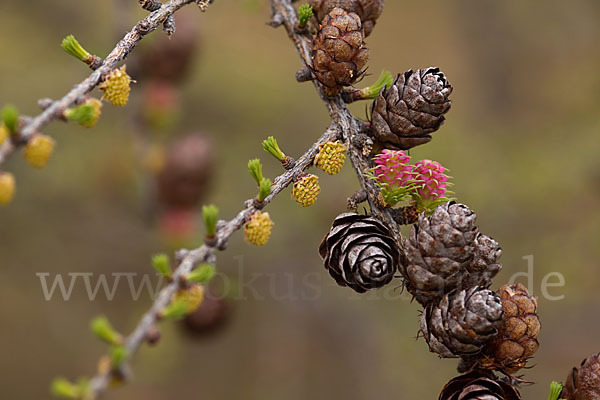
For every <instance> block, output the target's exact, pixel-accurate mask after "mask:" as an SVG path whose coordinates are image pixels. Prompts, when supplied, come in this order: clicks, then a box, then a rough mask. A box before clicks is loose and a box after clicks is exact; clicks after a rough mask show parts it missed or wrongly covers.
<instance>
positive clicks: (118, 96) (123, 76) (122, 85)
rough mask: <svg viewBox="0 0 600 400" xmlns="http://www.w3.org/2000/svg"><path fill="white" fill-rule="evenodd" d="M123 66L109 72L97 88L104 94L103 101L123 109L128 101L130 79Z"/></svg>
mask: <svg viewBox="0 0 600 400" xmlns="http://www.w3.org/2000/svg"><path fill="white" fill-rule="evenodd" d="M125 68H126V67H125V65H124V66H123V67H121V68H119V69H115V70H113V71H112V72H110V73H109V74H108V75H107V76H106V78H105V79H104V82H102V83H101V84H100V85H99V86H98V88H99V89H100V90H102V91H103V92H104V96H103V97H102V98H103V99H106V100H108V101H109V102H110V103H111V104H112V105H115V106H117V107H123V106H124V105H125V104H127V101H129V92H131V86H130V85H131V82H132V81H131V77H130V76H129V75H127V72H125Z"/></svg>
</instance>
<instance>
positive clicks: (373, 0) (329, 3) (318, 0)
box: [308, 0, 385, 37]
mask: <svg viewBox="0 0 600 400" xmlns="http://www.w3.org/2000/svg"><path fill="white" fill-rule="evenodd" d="M384 3H385V1H384V0H309V1H308V4H309V5H311V6H312V8H313V11H314V12H315V14H316V16H317V18H318V19H319V21H322V20H323V18H325V16H326V15H327V14H329V13H330V12H331V11H332V10H333V9H334V8H336V7H339V8H341V9H343V10H344V11H346V12H353V13H355V14H357V15H358V16H359V18H360V20H361V21H362V25H363V29H364V32H365V37H366V36H369V35H370V34H371V32H372V31H373V28H374V27H375V23H376V22H377V18H379V16H380V15H381V13H382V12H383V5H384Z"/></svg>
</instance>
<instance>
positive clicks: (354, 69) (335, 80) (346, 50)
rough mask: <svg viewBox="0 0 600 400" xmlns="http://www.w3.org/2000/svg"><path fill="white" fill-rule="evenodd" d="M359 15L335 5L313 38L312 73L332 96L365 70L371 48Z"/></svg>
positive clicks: (356, 78)
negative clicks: (367, 42)
mask: <svg viewBox="0 0 600 400" xmlns="http://www.w3.org/2000/svg"><path fill="white" fill-rule="evenodd" d="M363 39H364V34H363V31H362V24H361V21H360V17H359V16H358V15H357V14H355V13H352V12H351V13H348V12H346V11H344V10H343V9H341V8H337V7H336V8H334V9H333V10H332V11H331V12H330V13H329V14H327V15H326V16H325V18H324V19H323V21H322V22H321V26H320V29H319V32H318V33H317V37H316V38H315V39H314V42H313V49H312V50H313V52H312V62H313V66H312V69H313V73H314V75H315V77H316V78H317V80H318V81H319V82H320V83H321V84H323V86H325V89H326V90H325V91H326V93H327V94H328V95H329V96H334V95H336V94H338V93H339V92H340V90H341V89H342V88H343V87H344V86H349V85H352V84H353V83H355V82H356V81H357V80H358V79H359V78H360V77H361V76H362V75H363V73H364V68H365V66H366V64H367V59H368V58H369V51H368V50H367V48H366V47H365V44H364V41H363Z"/></svg>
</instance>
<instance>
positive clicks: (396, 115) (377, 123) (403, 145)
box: [371, 68, 452, 150]
mask: <svg viewBox="0 0 600 400" xmlns="http://www.w3.org/2000/svg"><path fill="white" fill-rule="evenodd" d="M451 93H452V86H451V85H450V83H449V82H448V80H447V79H446V77H445V76H444V74H443V73H442V72H441V71H440V70H439V69H438V68H426V69H421V70H417V71H413V70H409V71H407V72H405V73H403V74H400V75H398V76H397V77H396V80H395V81H394V83H393V84H392V86H390V87H389V88H383V89H382V91H381V92H380V93H379V95H378V96H377V98H376V99H375V101H374V102H373V106H372V109H371V118H372V130H371V131H372V135H373V136H374V137H375V139H377V140H378V141H379V142H380V143H381V144H382V145H383V147H385V148H389V149H400V150H407V149H410V148H412V147H415V146H418V145H421V144H424V143H427V142H429V141H430V140H431V135H430V134H431V133H432V132H435V131H437V130H438V128H439V127H440V126H441V125H442V123H443V122H444V120H445V117H444V114H446V113H447V112H448V110H450V100H449V98H448V97H449V96H450V94H451Z"/></svg>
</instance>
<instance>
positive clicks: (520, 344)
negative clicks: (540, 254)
mask: <svg viewBox="0 0 600 400" xmlns="http://www.w3.org/2000/svg"><path fill="white" fill-rule="evenodd" d="M497 293H498V295H499V296H500V299H502V310H503V311H504V316H503V317H502V324H500V326H499V328H498V336H497V337H496V339H494V340H493V341H491V342H490V343H489V344H488V346H487V348H486V350H485V353H486V354H485V357H484V358H483V359H482V360H481V361H480V362H479V364H480V366H481V367H483V368H489V369H499V370H501V371H505V372H507V373H510V374H512V373H514V372H516V371H518V370H520V369H521V368H523V367H525V366H526V365H527V360H528V359H529V358H530V357H531V356H533V354H534V353H535V352H536V351H537V349H538V347H539V343H538V341H537V336H538V334H539V333H540V327H541V325H540V319H539V317H538V315H537V301H536V299H535V298H534V297H533V296H530V295H529V292H528V291H527V288H526V287H525V286H523V285H521V284H520V283H517V284H514V285H504V286H503V287H502V288H500V290H499V291H498V292H497Z"/></svg>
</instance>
